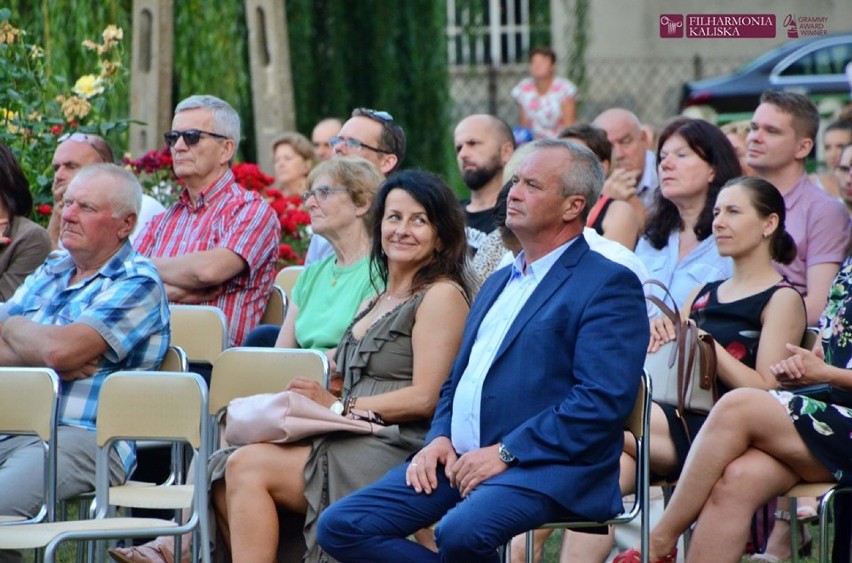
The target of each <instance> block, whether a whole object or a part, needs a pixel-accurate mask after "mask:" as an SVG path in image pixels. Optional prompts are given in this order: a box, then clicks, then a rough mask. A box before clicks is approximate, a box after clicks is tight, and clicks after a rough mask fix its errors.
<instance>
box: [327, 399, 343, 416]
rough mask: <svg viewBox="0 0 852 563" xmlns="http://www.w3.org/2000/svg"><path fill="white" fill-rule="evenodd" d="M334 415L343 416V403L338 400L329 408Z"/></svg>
mask: <svg viewBox="0 0 852 563" xmlns="http://www.w3.org/2000/svg"><path fill="white" fill-rule="evenodd" d="M329 409H331V412H333V413H334V414H343V401H340V400H337V401H334V402H333V403H331V406H330V407H329Z"/></svg>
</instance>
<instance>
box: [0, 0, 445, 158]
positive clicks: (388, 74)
mask: <svg viewBox="0 0 852 563" xmlns="http://www.w3.org/2000/svg"><path fill="white" fill-rule="evenodd" d="M7 1H8V3H9V4H10V6H9V7H10V9H11V10H12V13H13V14H15V18H16V19H17V20H18V21H19V22H20V23H21V26H22V27H25V28H26V29H28V30H29V31H30V33H32V34H34V35H35V36H36V37H37V38H38V39H39V40H40V41H39V42H40V43H41V44H43V45H44V46H45V50H46V54H47V58H48V64H49V66H50V67H51V68H52V69H53V72H55V73H58V74H61V75H64V76H77V75H79V74H80V73H81V72H82V71H83V63H84V60H83V57H84V53H83V50H82V48H81V46H80V42H81V41H82V39H83V38H85V37H91V36H95V35H97V34H98V33H99V32H100V30H102V29H103V28H104V27H105V26H106V25H107V24H110V23H112V24H116V25H118V26H120V27H122V28H124V30H125V34H126V35H125V37H126V43H127V44H128V45H130V44H131V41H132V38H131V37H130V35H131V33H132V22H131V21H130V20H131V11H132V1H131V0H102V1H101V2H82V1H79V0H52V1H51V2H47V1H43V2H32V1H31V0H7ZM282 1H283V0H282ZM287 18H288V33H289V43H290V48H291V57H290V58H291V61H292V65H293V82H294V90H295V91H294V95H295V100H296V115H297V124H298V130H299V131H300V132H302V133H305V134H309V133H310V131H311V128H312V127H313V125H314V124H315V123H316V122H317V121H318V120H319V119H321V118H323V117H327V116H338V117H341V118H345V117H346V116H347V115H348V114H349V112H350V111H351V110H352V108H354V107H358V106H367V107H374V108H380V109H384V110H386V111H389V112H390V113H391V114H393V115H394V117H395V118H396V120H397V121H398V122H399V124H400V125H401V126H402V127H403V128H404V129H405V132H406V135H407V137H408V145H409V148H410V150H409V153H408V156H406V159H405V162H404V166H406V167H421V168H425V169H428V170H432V171H435V172H438V173H446V172H448V171H449V170H451V169H452V167H453V161H452V150H451V146H450V145H451V143H448V142H447V139H448V138H449V137H448V135H449V134H450V125H451V124H450V123H449V112H448V105H449V103H450V102H449V78H448V72H447V51H446V39H445V23H446V5H445V4H444V2H442V1H440V0H406V1H405V2H387V1H386V0H361V1H359V2H357V3H355V2H351V1H347V0H287ZM174 23H175V25H174V30H175V31H174V38H175V46H174V53H175V55H174V62H175V67H174V68H175V70H174V83H173V84H174V86H173V90H174V93H173V101H174V102H175V103H176V102H177V101H179V100H180V99H182V98H184V97H186V96H189V95H191V94H194V93H200V92H204V93H209V94H214V95H216V96H219V97H221V98H223V99H225V100H227V101H228V102H230V103H231V104H232V105H234V107H235V108H236V109H237V111H238V112H239V113H240V115H241V117H242V119H243V133H244V137H245V139H244V141H245V142H243V143H242V144H241V152H242V155H241V156H242V158H243V159H244V160H254V159H255V155H256V152H257V150H258V148H257V147H255V146H254V140H253V131H252V127H253V112H252V98H251V77H250V71H249V64H248V47H247V43H246V41H247V35H248V33H247V29H246V21H245V14H244V4H243V2H239V1H230V2H220V3H218V4H216V5H215V7H214V6H213V5H211V4H210V3H209V2H205V1H203V0H176V1H175V2H174ZM126 55H127V61H126V64H127V65H128V66H129V64H130V58H129V55H130V53H129V49H128V50H127V52H126ZM128 86H129V84H123V85H121V86H119V87H117V88H116V92H115V95H114V97H113V98H111V100H110V105H109V108H108V110H109V112H110V114H111V115H110V117H112V118H117V117H126V116H127V114H128V91H127V88H128ZM124 142H125V143H126V139H125V140H124ZM260 150H266V148H265V147H260ZM119 152H121V151H119Z"/></svg>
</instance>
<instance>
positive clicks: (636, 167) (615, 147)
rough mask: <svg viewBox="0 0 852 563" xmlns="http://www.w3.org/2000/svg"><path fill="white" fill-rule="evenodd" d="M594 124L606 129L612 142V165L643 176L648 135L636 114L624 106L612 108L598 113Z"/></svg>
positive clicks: (607, 135)
mask: <svg viewBox="0 0 852 563" xmlns="http://www.w3.org/2000/svg"><path fill="white" fill-rule="evenodd" d="M592 125H595V126H596V127H600V128H601V129H603V130H604V131H606V137H607V139H609V142H610V143H612V166H613V168H621V169H624V170H629V171H632V172H635V173H636V174H637V175H639V176H641V175H642V173H643V172H644V170H645V152H646V151H647V150H648V149H649V147H648V136H647V135H646V134H645V132H644V131H643V130H642V122H641V121H639V118H638V117H636V114H635V113H633V112H632V111H630V110H626V109H624V108H612V109H608V110H606V111H604V112H603V113H601V114H600V115H598V116H597V117H596V118H595V120H594V121H593V122H592Z"/></svg>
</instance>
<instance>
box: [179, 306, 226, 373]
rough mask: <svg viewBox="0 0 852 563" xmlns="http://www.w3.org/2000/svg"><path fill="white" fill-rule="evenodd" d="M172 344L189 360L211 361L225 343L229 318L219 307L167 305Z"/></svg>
mask: <svg viewBox="0 0 852 563" xmlns="http://www.w3.org/2000/svg"><path fill="white" fill-rule="evenodd" d="M169 310H170V312H171V328H172V344H174V345H175V346H180V347H181V348H183V350H184V352H186V355H187V357H188V358H189V359H190V360H192V361H201V362H207V363H210V364H212V363H213V361H214V360H215V359H216V357H217V356H218V355H219V354H220V353H221V352H222V350H224V349H225V348H226V347H227V346H228V321H227V320H226V319H225V314H224V313H223V312H222V310H221V309H219V308H218V307H210V306H207V305H170V306H169Z"/></svg>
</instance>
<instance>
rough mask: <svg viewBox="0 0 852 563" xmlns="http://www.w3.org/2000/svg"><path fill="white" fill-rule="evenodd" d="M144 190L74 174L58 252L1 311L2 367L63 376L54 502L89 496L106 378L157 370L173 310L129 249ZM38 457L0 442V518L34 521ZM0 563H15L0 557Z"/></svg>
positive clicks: (119, 468)
mask: <svg viewBox="0 0 852 563" xmlns="http://www.w3.org/2000/svg"><path fill="white" fill-rule="evenodd" d="M141 198H142V189H141V187H140V186H139V183H138V182H137V181H136V178H135V177H134V176H133V175H132V174H131V173H130V172H128V171H126V170H124V169H123V168H121V167H119V166H116V165H114V164H93V165H90V166H88V167H86V168H84V169H83V170H81V171H80V173H79V174H77V176H76V177H75V178H74V180H73V181H72V182H71V184H70V185H69V186H68V189H67V191H66V192H65V195H64V202H65V205H64V208H63V211H62V225H61V227H60V240H61V241H62V244H63V246H64V248H65V251H56V252H54V253H53V254H51V255H50V256H49V257H48V259H47V260H46V261H45V263H44V264H42V265H41V266H40V267H39V269H37V270H36V271H35V272H34V273H33V274H32V275H31V276H29V277H28V278H27V279H26V281H25V282H24V284H23V285H22V286H21V287H20V288H18V290H17V291H16V292H15V294H14V295H13V296H12V298H11V299H10V300H9V301H7V302H6V303H4V304H3V305H2V306H0V365H4V366H47V367H50V368H53V369H55V370H56V371H57V372H58V373H59V375H60V377H61V380H62V381H61V389H60V396H61V402H60V407H59V423H60V427H59V437H58V443H59V447H58V450H57V451H58V454H59V460H58V462H59V467H58V496H59V498H60V499H65V498H70V497H73V496H76V495H79V494H80V493H84V492H86V491H91V490H93V489H94V486H95V485H94V481H95V452H96V445H95V432H94V431H95V416H96V412H97V403H98V393H99V391H100V387H101V384H102V383H103V381H104V379H105V378H106V377H107V376H108V375H109V374H110V373H112V372H114V371H118V370H128V369H130V370H152V369H157V367H159V365H160V362H162V360H163V357H164V356H165V353H166V350H167V348H168V346H169V304H168V300H167V298H166V289H165V287H164V286H163V282H162V281H161V280H160V277H159V275H158V274H157V270H156V269H155V268H154V266H153V264H152V263H151V261H150V260H148V259H147V258H145V257H143V256H141V255H140V254H139V253H137V252H136V251H135V250H133V247H131V246H130V243H129V242H128V237H129V236H130V233H131V232H133V228H134V227H135V226H136V218H137V216H138V213H139V207H140V202H141ZM112 462H113V463H112V464H111V469H110V480H111V482H113V483H121V482H123V481H124V480H125V479H126V478H127V476H128V475H130V473H131V471H132V470H133V468H134V466H135V462H136V459H135V451H134V449H133V446H132V444H130V443H128V442H119V443H117V444H116V447H115V451H113V453H112ZM42 463H43V461H42V452H41V447H40V446H39V444H38V442H37V439H35V438H33V437H30V436H0V514H3V515H16V516H25V517H30V516H33V515H34V514H35V512H36V511H37V510H38V507H39V506H40V505H41V502H42V497H43V490H42V489H43V481H42ZM0 561H20V554H18V553H16V552H6V551H0Z"/></svg>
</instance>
